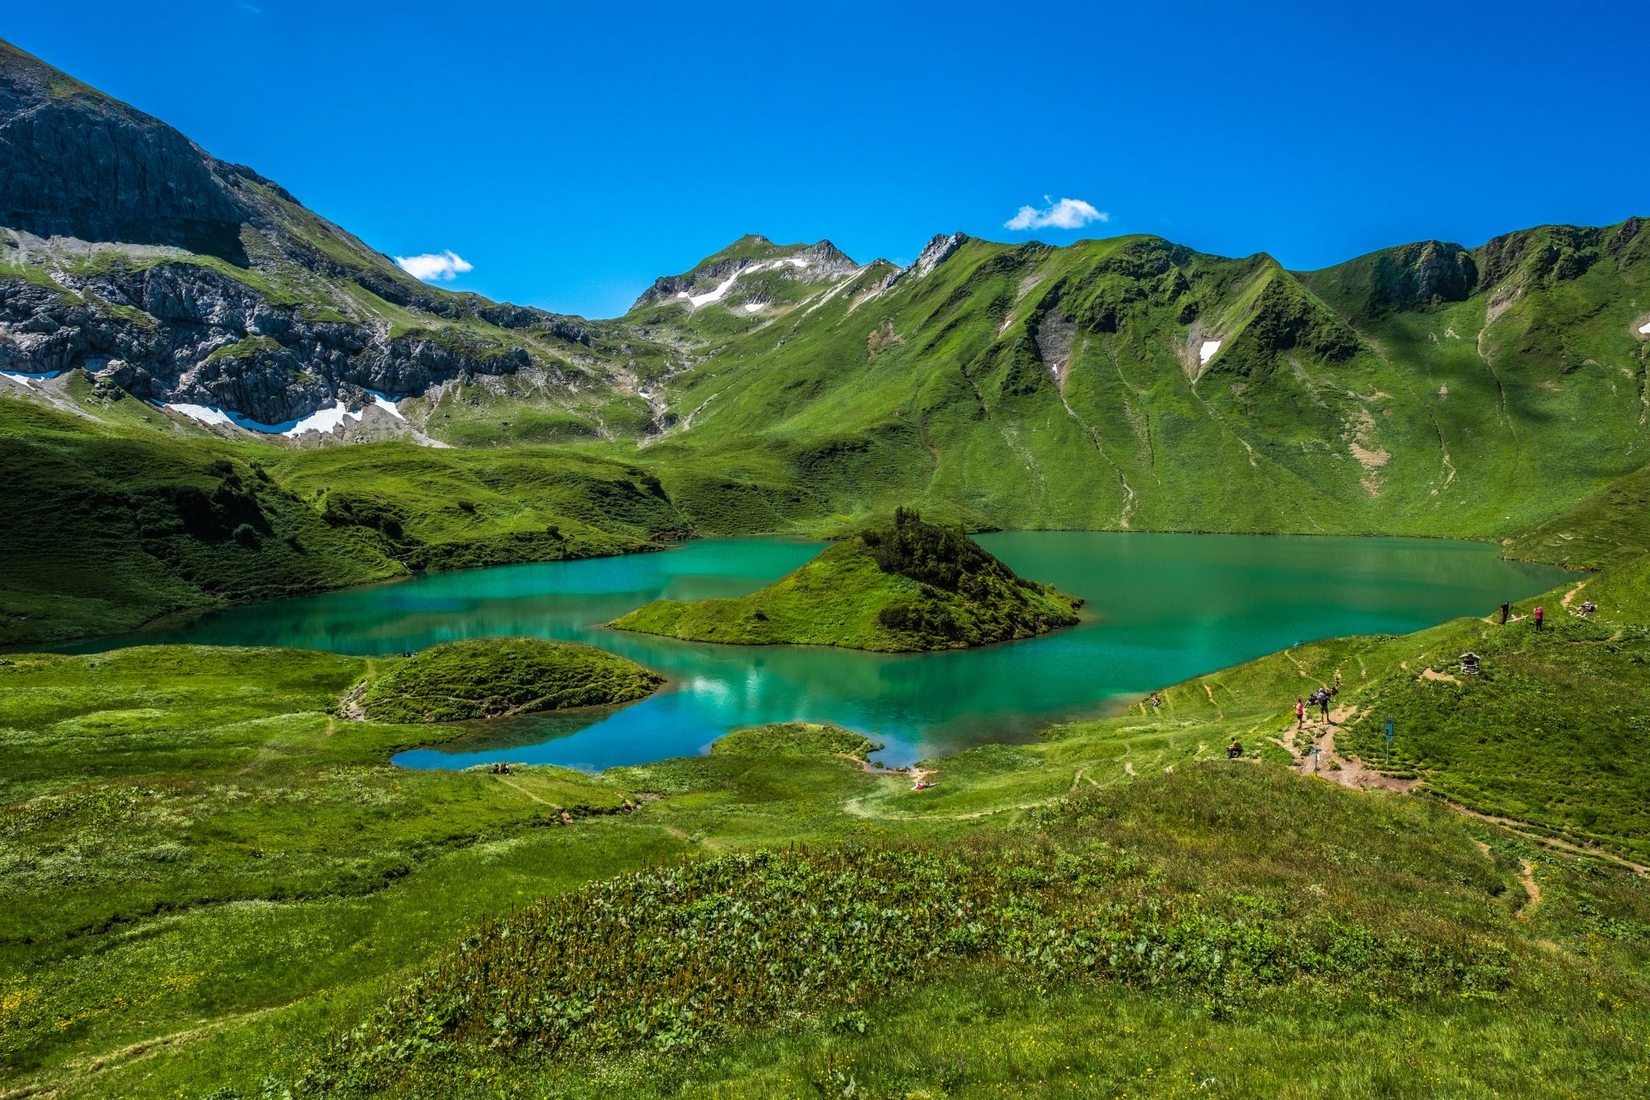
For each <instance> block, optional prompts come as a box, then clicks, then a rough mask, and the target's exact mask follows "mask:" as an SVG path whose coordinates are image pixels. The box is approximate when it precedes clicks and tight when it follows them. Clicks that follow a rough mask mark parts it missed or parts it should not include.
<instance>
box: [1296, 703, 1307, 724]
mask: <svg viewBox="0 0 1650 1100" xmlns="http://www.w3.org/2000/svg"><path fill="white" fill-rule="evenodd" d="M1295 728H1296V729H1305V728H1306V700H1305V699H1296V700H1295Z"/></svg>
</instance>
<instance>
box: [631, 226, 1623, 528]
mask: <svg viewBox="0 0 1650 1100" xmlns="http://www.w3.org/2000/svg"><path fill="white" fill-rule="evenodd" d="M1569 232H1571V233H1572V234H1574V233H1581V234H1583V235H1584V236H1585V234H1586V233H1588V232H1590V233H1592V234H1593V236H1594V237H1596V238H1597V239H1598V240H1599V241H1601V242H1603V243H1599V244H1596V245H1593V246H1589V247H1590V248H1591V251H1588V250H1587V249H1581V250H1580V251H1581V253H1582V254H1585V255H1586V256H1592V257H1593V262H1591V263H1590V264H1585V265H1584V264H1583V262H1582V260H1579V259H1578V260H1574V261H1570V262H1566V261H1564V260H1563V259H1562V257H1561V258H1560V259H1559V260H1556V261H1553V263H1551V264H1550V265H1548V266H1546V267H1542V268H1540V271H1541V274H1540V275H1539V276H1537V275H1531V274H1529V273H1528V272H1527V271H1526V268H1528V267H1529V266H1530V265H1531V264H1535V263H1536V261H1535V260H1534V259H1530V258H1529V257H1530V256H1531V255H1534V254H1535V253H1537V252H1539V251H1540V249H1539V247H1538V245H1537V243H1536V242H1539V241H1540V240H1542V239H1544V238H1545V237H1547V236H1553V235H1555V234H1557V235H1560V236H1562V234H1559V232H1558V231H1557V230H1534V231H1529V232H1528V233H1525V234H1514V235H1511V236H1510V237H1509V238H1505V239H1502V241H1500V242H1492V244H1491V245H1489V246H1485V249H1483V250H1478V251H1479V252H1480V253H1483V254H1485V255H1486V256H1487V255H1489V254H1491V253H1493V254H1494V255H1496V256H1502V255H1504V254H1507V253H1509V252H1517V253H1518V254H1519V255H1520V256H1524V257H1525V258H1524V259H1523V260H1521V261H1520V263H1522V264H1523V265H1524V266H1518V265H1516V264H1515V265H1513V267H1512V268H1511V270H1510V271H1509V272H1508V273H1505V274H1501V275H1499V276H1498V281H1495V282H1494V283H1485V284H1483V285H1480V284H1479V282H1477V281H1474V282H1473V283H1472V284H1471V286H1470V287H1460V286H1453V287H1452V288H1451V289H1453V290H1454V291H1457V292H1460V293H1462V294H1465V296H1464V297H1462V298H1461V300H1460V301H1455V302H1451V301H1445V300H1440V299H1439V297H1438V295H1437V294H1429V296H1428V297H1426V298H1425V300H1402V301H1401V302H1400V303H1399V304H1401V305H1402V306H1403V307H1404V308H1403V309H1397V308H1395V307H1392V306H1390V305H1384V304H1383V303H1389V302H1391V300H1392V299H1393V298H1394V295H1395V294H1396V293H1397V292H1395V291H1383V292H1381V293H1377V292H1375V291H1373V290H1371V289H1370V287H1369V281H1370V279H1371V278H1373V276H1370V275H1369V274H1368V273H1369V271H1370V270H1371V269H1373V268H1375V267H1377V266H1379V265H1380V263H1384V262H1390V263H1396V261H1387V260H1381V259H1380V258H1376V259H1370V258H1365V259H1364V260H1360V261H1353V262H1352V264H1350V265H1345V267H1346V270H1342V269H1339V268H1337V269H1330V270H1329V271H1327V272H1318V273H1313V274H1311V275H1308V276H1297V275H1295V274H1292V273H1290V272H1287V271H1284V270H1283V269H1282V268H1280V267H1279V266H1278V265H1277V264H1276V263H1274V262H1273V261H1271V260H1270V259H1269V258H1267V257H1264V256H1260V257H1252V258H1250V259H1247V260H1223V259H1219V258H1216V257H1210V256H1202V255H1199V254H1197V253H1194V252H1192V251H1190V250H1188V249H1185V248H1181V247H1178V246H1175V245H1172V244H1169V243H1168V242H1165V241H1162V240H1159V239H1155V238H1140V237H1137V238H1120V239H1115V240H1108V241H1086V242H1080V243H1079V244H1076V245H1072V246H1070V247H1067V248H1063V249H1052V248H1047V247H1045V246H1041V245H1023V246H1017V247H1013V246H1006V245H994V244H989V243H987V242H983V241H973V240H964V241H962V242H961V243H960V245H959V246H958V247H957V248H956V249H955V251H953V252H951V253H950V254H949V255H947V256H945V257H944V258H943V259H942V260H941V261H940V262H939V263H937V264H936V265H935V266H933V267H932V269H931V270H929V271H928V272H927V273H926V274H921V275H918V274H916V273H911V274H907V275H906V276H904V277H902V278H900V279H898V280H897V281H895V282H893V284H892V285H887V283H886V279H885V278H884V277H875V278H873V277H870V276H869V274H865V275H861V276H859V277H857V278H856V279H850V280H848V281H847V282H846V283H845V284H844V286H843V289H841V290H839V291H837V292H836V293H835V294H832V295H830V296H829V297H827V296H826V295H825V294H824V293H820V294H818V295H816V296H815V297H814V298H813V299H810V300H809V301H808V302H807V304H805V305H801V306H799V307H797V308H794V309H792V310H791V311H790V312H788V313H786V314H783V315H781V316H778V317H775V318H771V319H767V320H760V321H741V322H740V324H741V326H742V327H744V328H746V329H748V331H745V332H743V333H738V332H735V333H727V334H718V339H719V342H718V343H717V345H716V346H715V353H714V354H713V355H711V356H710V357H708V358H706V359H705V360H704V361H703V362H702V363H699V364H697V365H695V366H692V367H691V368H689V369H687V370H685V371H683V372H681V373H680V374H678V375H675V376H673V377H672V378H671V380H670V382H669V385H668V387H667V389H666V393H667V396H668V398H669V400H670V402H671V408H672V410H673V414H674V415H675V416H676V417H677V423H678V425H679V426H678V427H677V428H675V429H673V430H671V431H670V432H667V433H666V435H665V436H664V437H663V438H662V439H659V440H657V441H652V442H650V443H649V445H648V447H647V449H646V456H647V458H648V459H649V460H652V461H656V462H659V463H661V464H665V465H688V464H693V463H696V462H701V461H705V460H706V459H708V458H710V457H711V456H716V457H717V458H718V459H719V462H718V463H717V465H718V466H719V467H720V468H725V469H728V470H731V471H734V472H736V473H738V474H740V475H741V476H745V477H748V478H751V479H753V480H759V481H768V482H772V483H774V484H776V485H783V484H792V485H799V486H805V487H806V489H807V490H808V491H809V492H810V493H813V494H817V495H818V496H820V497H821V498H823V502H826V506H827V507H829V508H830V509H831V511H833V512H837V513H845V514H849V515H860V514H868V513H871V512H875V511H877V510H879V509H885V508H887V507H888V506H890V505H891V504H892V503H894V502H895V501H897V500H900V499H915V500H918V501H919V502H921V503H922V504H923V505H924V506H925V507H929V508H930V509H931V510H934V511H936V513H939V514H947V515H953V516H959V517H962V518H964V519H966V520H968V521H970V522H973V523H977V524H982V525H1001V526H1012V527H1085V528H1092V527H1135V528H1144V527H1149V528H1179V529H1187V528H1190V529H1208V530H1284V531H1301V532H1311V531H1367V530H1382V531H1403V532H1413V533H1429V534H1473V535H1480V536H1482V535H1488V534H1503V533H1511V532H1513V531H1516V530H1519V529H1521V528H1522V527H1523V526H1527V525H1528V524H1529V523H1531V522H1535V521H1538V520H1540V519H1544V518H1546V516H1547V515H1548V514H1550V513H1549V512H1548V509H1549V508H1550V506H1551V502H1552V500H1553V499H1555V498H1556V499H1566V500H1573V499H1579V498H1580V497H1582V496H1585V495H1586V494H1587V493H1590V492H1592V491H1594V490H1596V489H1597V488H1599V487H1600V486H1601V485H1603V484H1605V483H1606V482H1607V481H1608V480H1610V479H1611V478H1613V477H1617V476H1620V475H1622V474H1624V473H1626V472H1629V471H1630V470H1632V469H1636V468H1638V466H1640V465H1642V464H1643V455H1642V454H1641V453H1640V451H1641V450H1642V446H1643V443H1642V436H1643V430H1644V429H1643V424H1642V419H1641V418H1642V417H1643V415H1644V398H1643V387H1642V385H1641V384H1640V379H1641V378H1642V375H1643V373H1644V355H1645V350H1644V349H1645V347H1646V344H1645V342H1644V341H1643V340H1641V339H1639V338H1638V337H1637V334H1636V333H1635V332H1634V330H1633V328H1632V327H1631V325H1630V322H1631V321H1632V320H1633V319H1635V318H1637V317H1639V316H1640V315H1641V314H1644V313H1645V312H1646V310H1647V309H1650V297H1646V292H1645V291H1644V290H1643V289H1642V288H1643V285H1644V280H1645V279H1646V277H1647V276H1646V270H1647V265H1646V263H1645V259H1644V255H1645V251H1646V248H1647V246H1646V244H1645V243H1644V240H1645V235H1644V234H1643V233H1642V227H1641V225H1640V223H1638V222H1636V221H1630V222H1627V223H1623V224H1622V225H1621V226H1617V227H1612V228H1611V229H1608V230H1597V231H1569ZM1542 254H1543V255H1544V253H1542ZM1483 262H1484V263H1485V264H1486V266H1487V265H1488V264H1489V261H1488V260H1487V259H1486V260H1484V261H1483ZM1475 270H1476V269H1475ZM1425 285H1426V287H1427V288H1428V290H1429V291H1430V289H1431V286H1432V284H1431V283H1426V284H1425ZM1515 287H1516V288H1518V289H1517V291H1516V293H1515V291H1514V289H1511V288H1515ZM1469 290H1470V293H1469V292H1468V291H1469ZM1412 297H1413V296H1412ZM709 308H710V307H707V309H706V310H705V311H701V312H708V310H709ZM630 319H631V320H633V321H635V322H636V323H645V324H648V325H653V326H659V327H655V328H650V329H649V331H650V332H652V333H654V334H655V335H657V334H658V333H660V332H662V331H664V330H665V329H666V328H668V326H669V324H670V318H669V317H668V316H665V315H661V314H658V313H652V314H650V313H648V311H646V310H638V311H636V312H633V313H632V314H631V318H630ZM683 331H684V333H686V335H685V336H682V337H681V338H683V339H687V338H690V337H692V336H693V333H692V332H691V331H690V330H687V329H684V330H683ZM1217 342H1218V348H1216V343H1217ZM1206 347H1207V348H1209V349H1211V350H1212V354H1210V355H1209V357H1208V359H1207V361H1204V358H1203V354H1202V353H1203V352H1204V350H1205V348H1206ZM1601 440H1608V441H1609V445H1600V441H1601ZM1532 479H1539V480H1541V481H1542V482H1543V483H1544V484H1547V485H1550V486H1552V488H1553V490H1554V496H1553V497H1546V496H1545V495H1541V496H1532V495H1531V494H1529V493H1527V492H1526V491H1525V489H1524V486H1526V485H1528V484H1529V483H1531V481H1532Z"/></svg>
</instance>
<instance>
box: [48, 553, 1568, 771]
mask: <svg viewBox="0 0 1650 1100" xmlns="http://www.w3.org/2000/svg"><path fill="white" fill-rule="evenodd" d="M979 541H980V543H981V544H982V545H983V546H985V547H986V548H987V549H988V550H990V551H991V552H992V553H994V554H996V555H998V556H999V557H1000V558H1002V559H1003V560H1004V561H1005V562H1007V563H1008V564H1009V565H1010V566H1012V567H1013V568H1014V569H1015V570H1016V571H1017V572H1019V573H1020V574H1021V575H1022V576H1026V577H1031V578H1034V579H1036V580H1041V581H1048V582H1051V583H1053V584H1054V585H1056V586H1057V587H1059V588H1061V589H1063V590H1065V591H1067V592H1071V593H1074V594H1076V595H1079V596H1082V597H1084V598H1085V599H1087V600H1088V606H1087V608H1085V615H1086V617H1085V620H1084V622H1083V623H1082V624H1081V625H1079V626H1076V627H1073V628H1070V629H1067V630H1062V631H1057V632H1056V633H1053V634H1049V635H1045V636H1044V637H1041V638H1036V639H1033V640H1031V641H1025V642H1014V643H1012V644H1008V645H1000V646H990V647H987V648H983V649H975V650H967V651H962V652H950V653H932V654H911V655H903V654H902V655H884V654H869V653H858V652H853V651H849V650H838V649H829V648H821V647H804V646H764V647H748V646H717V645H705V644H697V643H690V642H678V641H673V640H668V639H662V638H652V637H648V636H646V635H638V634H627V633H622V632H618V631H612V630H607V629H605V628H604V627H603V626H602V625H601V624H603V623H606V622H608V621H610V620H612V619H614V618H617V617H618V616H619V615H621V614H623V613H624V612H626V611H629V610H630V609H632V608H634V607H638V606H640V605H641V604H644V603H646V602H648V601H649V600H653V599H659V598H662V597H663V598H670V599H684V600H688V599H702V598H705V597H714V596H735V595H741V594H743V593H746V592H750V591H753V590H755V589H757V588H759V587H761V586H762V585H763V584H766V583H767V582H768V581H771V580H773V579H774V578H776V577H779V576H781V575H783V574H785V573H787V572H789V571H790V570H792V569H794V568H796V567H797V566H798V565H801V564H802V563H803V562H805V561H807V560H808V559H809V558H810V557H812V556H813V555H814V554H816V553H818V551H819V549H820V544H819V543H809V542H799V541H790V540H782V539H737V540H720V541H703V542H693V543H689V544H687V545H685V546H683V547H680V548H678V549H674V550H670V551H666V552H664V553H656V554H638V555H632V556H627V557H619V558H599V559H593V560H589V561H574V562H552V563H546V564H540V565H513V566H503V567H500V568H495V569H480V570H474V571H471V572H460V573H437V574H428V575H424V576H419V577H416V578H413V579H410V580H407V581H404V582H400V583H395V584H387V585H380V586H376V587H371V588H358V589H350V590H347V591H342V592H329V593H325V594H322V595H316V596H307V597H302V598H296V599H289V600H277V601H271V602H266V603H260V604H250V605H245V606H240V607H234V608H229V609H226V610H223V611H218V612H213V613H211V614H208V615H205V616H202V617H200V618H198V619H196V620H194V621H192V622H190V623H189V624H187V625H185V626H182V627H176V628H172V629H168V630H161V631H150V632H144V633H140V634H136V635H126V636H124V637H117V638H105V639H98V640H97V641H95V642H92V643H84V644H82V645H80V646H77V647H75V648H77V649H79V650H82V651H86V650H93V649H108V648H113V647H114V646H117V645H133V644H154V643H161V642H188V643H195V644H208V645H260V646H261V645H269V646H300V647H309V648H315V649H328V650H333V651H336V652H340V653H354V654H366V655H371V654H387V653H401V652H403V651H407V650H416V649H422V648H424V647H425V646H430V645H434V644H436V643H437V642H445V641H452V640H454V639H459V638H475V637H482V636H486V635H494V634H530V635H538V636H541V637H547V638H565V639H574V640H577V641H584V642H589V643H592V644H594V645H598V646H600V647H602V648H603V649H607V650H611V651H612V652H615V653H620V654H623V655H624V656H626V657H629V658H631V659H633V660H636V661H639V662H641V663H642V664H644V665H647V666H649V667H651V668H654V669H657V670H658V671H660V672H662V673H664V674H665V675H666V676H668V677H669V678H670V683H669V684H668V685H667V686H666V687H665V688H664V689H663V690H661V691H660V692H659V693H658V694H656V695H654V696H652V697H651V698H648V699H645V700H642V701H640V702H637V703H632V704H630V705H628V706H624V707H618V708H591V709H586V710H580V711H576V712H566V713H561V714H550V715H539V716H525V717H521V718H515V719H505V720H499V721H495V722H486V723H476V724H474V725H473V726H472V727H471V731H470V732H469V733H468V734H467V735H466V736H465V737H464V738H463V739H461V740H460V741H458V742H456V743H449V744H446V745H444V746H443V747H442V748H440V749H419V750H415V751H410V752H404V753H401V754H399V755H398V756H397V757H396V760H397V762H398V763H401V764H403V765H406V766H409V767H447V768H454V767H468V766H469V765H472V764H478V763H486V762H490V761H495V760H508V761H510V762H522V763H545V764H562V765H568V766H573V767H580V768H607V767H612V766H615V765H621V764H639V763H646V762H649V761H653V760H660V759H664V758H667V757H672V756H685V755H690V754H693V753H699V752H703V751H705V750H706V749H707V748H708V747H709V745H710V743H711V742H712V741H714V740H716V738H718V737H720V736H722V734H724V733H726V732H727V731H728V730H730V729H736V728H738V727H741V726H748V725H755V724H760V723H765V722H779V721H789V720H792V719H810V720H813V721H820V722H834V723H836V724H838V725H842V726H846V727H848V728H850V729H855V730H860V731H862V732H864V733H867V734H869V735H870V736H872V737H874V738H876V739H877V740H879V741H881V742H883V743H884V744H885V745H886V746H887V748H886V749H885V750H884V751H883V752H882V753H881V754H879V755H878V756H877V759H878V760H879V761H880V762H883V763H886V764H890V765H896V766H897V765H904V764H907V763H910V762H913V761H915V760H918V759H920V758H922V757H924V756H928V755H932V754H935V753H939V752H943V751H946V750H950V749H956V748H961V747H964V746H967V745H971V744H978V743H982V742H986V741H1013V740H1023V739H1026V738H1028V737H1032V736H1034V735H1035V734H1036V733H1037V731H1039V730H1041V729H1043V728H1045V727H1047V726H1048V725H1050V724H1051V723H1054V722H1057V721H1061V720H1065V719H1071V718H1078V717H1083V716H1090V715H1096V714H1102V713H1105V712H1106V711H1107V710H1108V709H1109V708H1110V707H1113V706H1115V705H1116V704H1117V703H1118V702H1119V701H1121V700H1124V699H1132V698H1138V697H1139V696H1141V695H1143V694H1145V693H1147V692H1149V691H1150V690H1151V689H1153V688H1157V687H1162V686H1164V685H1167V684H1171V683H1174V682H1176V681H1179V680H1183V679H1185V678H1187V677H1189V676H1193V675H1197V674H1199V673H1203V672H1209V671H1212V670H1214V669H1218V668H1224V667H1226V666H1228V665H1232V664H1235V663H1237V662H1239V661H1244V660H1247V659H1249V658H1252V657H1257V656H1260V655H1261V654H1264V653H1269V652H1272V651H1274V650H1277V649H1282V648H1284V647H1286V646H1291V645H1294V644H1295V643H1296V642H1297V641H1302V640H1310V639H1314V638H1323V637H1331V636H1334V635H1340V634H1367V633H1398V632H1405V631H1411V630H1417V629H1420V628H1421V627H1424V626H1428V625H1431V624H1433V623H1438V622H1442V621H1443V620H1445V619H1448V618H1452V617H1454V616H1457V615H1464V614H1487V613H1488V612H1489V611H1490V610H1491V609H1492V608H1494V607H1496V606H1498V605H1499V604H1500V603H1501V601H1502V600H1505V599H1517V598H1520V597H1524V596H1528V595H1532V594H1534V593H1536V592H1540V591H1542V590H1544V589H1546V588H1549V587H1552V586H1553V585H1555V584H1557V583H1558V581H1559V580H1560V579H1561V578H1562V577H1563V576H1565V574H1564V573H1563V572H1562V571H1560V570H1558V569H1555V568H1553V567H1550V566H1538V565H1527V564H1521V563H1514V562H1505V561H1501V560H1500V559H1499V558H1497V556H1496V552H1495V549H1494V547H1492V546H1489V545H1486V544H1482V543H1461V542H1443V541H1437V540H1429V539H1391V538H1283V537H1269V536H1246V535H1171V534H1117V533H1095V532H1004V533H997V534H989V535H981V536H979ZM1280 706H1282V703H1281V702H1280Z"/></svg>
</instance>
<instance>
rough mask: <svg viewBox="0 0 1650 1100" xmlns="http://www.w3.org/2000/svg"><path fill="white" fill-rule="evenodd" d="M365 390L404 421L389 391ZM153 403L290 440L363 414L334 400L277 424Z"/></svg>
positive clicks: (213, 409) (214, 423)
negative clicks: (322, 407) (312, 410)
mask: <svg viewBox="0 0 1650 1100" xmlns="http://www.w3.org/2000/svg"><path fill="white" fill-rule="evenodd" d="M366 392H367V394H368V396H370V397H371V398H372V404H373V405H374V406H376V407H377V408H380V409H383V410H384V411H385V412H387V413H389V414H390V415H391V416H393V417H395V418H396V419H397V420H400V421H402V422H403V423H405V422H406V419H407V418H406V417H405V416H402V415H401V410H400V409H398V408H396V405H395V402H394V401H393V400H391V399H390V397H389V395H388V394H383V393H379V392H378V391H376V390H368V391H366ZM153 404H154V406H155V408H157V409H165V410H166V411H168V412H175V413H178V414H179V415H181V416H186V417H188V418H189V419H190V420H193V421H196V422H197V423H200V424H205V425H207V426H208V427H231V428H240V429H241V430H242V431H248V432H258V433H259V434H261V435H284V436H286V437H288V438H289V439H290V438H296V437H297V436H300V435H303V434H304V433H305V432H320V433H322V434H323V435H324V434H328V433H331V432H334V431H337V430H338V429H339V428H340V427H342V426H343V425H344V424H346V423H360V421H361V418H362V417H363V416H365V415H366V407H365V406H363V407H362V408H360V409H359V410H355V409H351V408H350V407H349V404H348V403H347V402H344V401H336V402H334V403H333V404H332V405H330V406H328V407H327V408H324V409H317V410H316V411H314V412H312V413H310V414H309V415H308V416H304V417H299V418H298V419H297V420H288V421H285V422H283V423H280V424H265V423H262V422H261V421H257V420H253V419H252V418H251V417H249V416H242V415H241V414H240V413H238V412H235V411H233V410H231V409H221V408H219V407H218V406H216V405H197V404H192V403H189V402H184V401H177V402H172V403H167V402H164V401H155V402H153Z"/></svg>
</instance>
